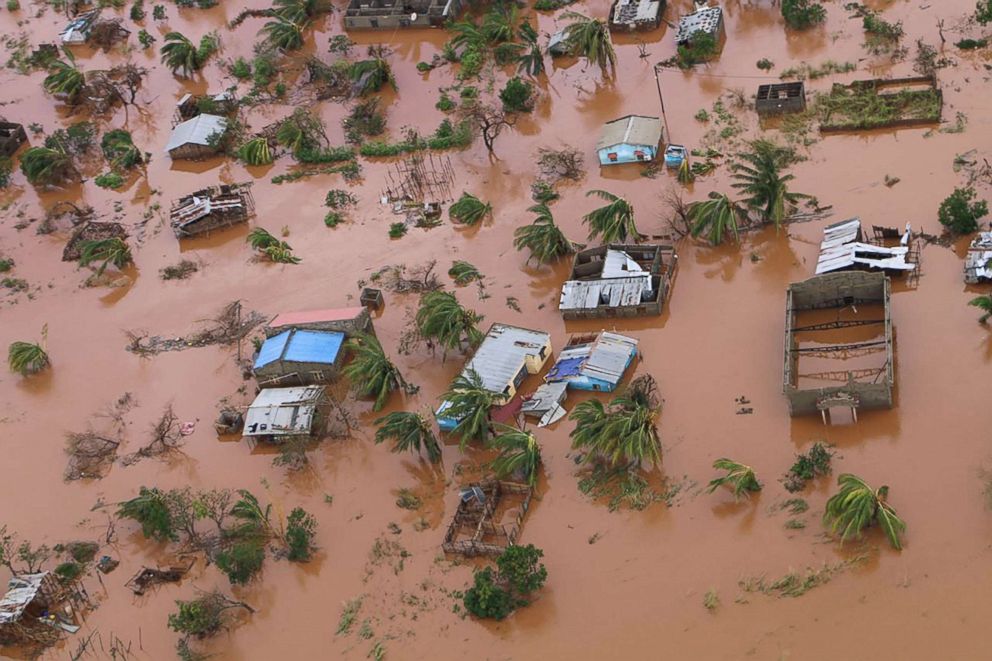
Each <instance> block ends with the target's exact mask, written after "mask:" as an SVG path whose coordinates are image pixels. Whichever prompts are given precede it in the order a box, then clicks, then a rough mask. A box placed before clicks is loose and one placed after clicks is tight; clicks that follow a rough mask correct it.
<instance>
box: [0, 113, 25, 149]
mask: <svg viewBox="0 0 992 661" xmlns="http://www.w3.org/2000/svg"><path fill="white" fill-rule="evenodd" d="M27 141H28V134H27V133H25V132H24V127H23V126H22V125H20V124H15V123H14V122H0V156H4V157H6V158H10V157H11V156H13V155H14V152H16V151H17V150H18V149H19V148H20V146H21V145H23V144H24V143H25V142H27Z"/></svg>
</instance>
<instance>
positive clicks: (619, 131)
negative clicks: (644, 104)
mask: <svg viewBox="0 0 992 661" xmlns="http://www.w3.org/2000/svg"><path fill="white" fill-rule="evenodd" d="M659 142H661V120H660V119H659V118H657V117H647V116H645V115H627V116H626V117H621V118H619V119H614V120H613V121H610V122H606V124H604V125H603V133H602V135H601V136H600V138H599V142H598V143H596V149H605V148H607V147H613V146H615V145H623V144H627V145H649V146H655V147H657V146H658V143H659Z"/></svg>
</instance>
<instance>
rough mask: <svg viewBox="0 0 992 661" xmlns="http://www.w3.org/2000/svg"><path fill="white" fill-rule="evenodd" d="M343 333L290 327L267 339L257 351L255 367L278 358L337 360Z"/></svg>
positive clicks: (327, 362)
mask: <svg viewBox="0 0 992 661" xmlns="http://www.w3.org/2000/svg"><path fill="white" fill-rule="evenodd" d="M342 344H344V333H339V332H337V331H309V330H297V329H291V330H288V331H283V332H282V333H279V334H278V335H274V336H272V337H270V338H269V339H267V340H266V341H265V342H264V343H263V344H262V348H261V349H260V350H259V352H258V358H257V359H256V360H255V369H258V368H260V367H264V366H266V365H268V364H269V363H272V362H275V361H277V360H279V359H280V358H281V359H283V360H291V361H294V362H299V363H326V364H328V365H332V364H333V363H334V361H336V360H337V357H338V353H340V351H341V345H342Z"/></svg>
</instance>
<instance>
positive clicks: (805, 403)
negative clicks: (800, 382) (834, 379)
mask: <svg viewBox="0 0 992 661" xmlns="http://www.w3.org/2000/svg"><path fill="white" fill-rule="evenodd" d="M839 393H846V394H851V395H856V396H857V397H858V400H859V404H858V410H859V411H861V410H870V409H890V408H892V386H891V385H890V384H888V383H855V384H853V385H843V386H832V387H830V388H818V389H816V390H812V389H810V390H800V389H798V388H795V387H793V386H786V388H785V394H786V396H787V397H788V398H789V415H791V416H797V415H811V414H813V413H819V409H818V408H817V406H816V403H817V401H819V400H820V399H822V398H823V397H828V396H831V395H836V394H839Z"/></svg>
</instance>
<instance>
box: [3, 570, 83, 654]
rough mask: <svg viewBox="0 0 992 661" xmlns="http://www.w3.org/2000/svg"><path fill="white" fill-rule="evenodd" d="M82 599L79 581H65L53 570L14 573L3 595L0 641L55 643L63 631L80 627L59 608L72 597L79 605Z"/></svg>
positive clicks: (39, 643) (7, 642) (74, 602)
mask: <svg viewBox="0 0 992 661" xmlns="http://www.w3.org/2000/svg"><path fill="white" fill-rule="evenodd" d="M82 599H83V595H82V593H81V592H80V591H79V587H78V585H77V584H76V583H75V582H73V581H69V582H67V583H66V584H62V583H60V582H59V581H58V580H57V579H56V577H55V574H53V573H51V572H47V571H44V572H38V573H36V574H19V575H17V576H13V577H12V578H11V579H10V581H8V583H7V592H6V594H4V595H3V596H2V597H0V645H27V646H41V647H47V646H49V645H52V644H54V643H55V642H56V641H57V640H58V638H59V636H60V635H61V632H62V631H76V630H78V629H79V627H78V626H77V625H76V624H75V623H74V622H73V621H72V620H71V619H66V615H64V614H62V613H61V612H57V611H56V608H57V607H58V606H60V605H61V604H63V603H64V602H66V601H68V602H70V603H72V604H73V605H74V606H76V607H77V609H78V607H79V606H80V605H81V601H82Z"/></svg>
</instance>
